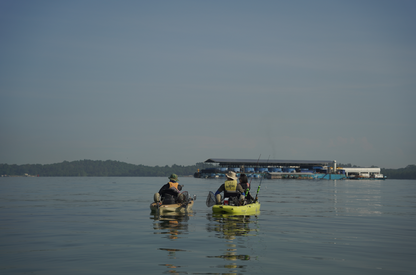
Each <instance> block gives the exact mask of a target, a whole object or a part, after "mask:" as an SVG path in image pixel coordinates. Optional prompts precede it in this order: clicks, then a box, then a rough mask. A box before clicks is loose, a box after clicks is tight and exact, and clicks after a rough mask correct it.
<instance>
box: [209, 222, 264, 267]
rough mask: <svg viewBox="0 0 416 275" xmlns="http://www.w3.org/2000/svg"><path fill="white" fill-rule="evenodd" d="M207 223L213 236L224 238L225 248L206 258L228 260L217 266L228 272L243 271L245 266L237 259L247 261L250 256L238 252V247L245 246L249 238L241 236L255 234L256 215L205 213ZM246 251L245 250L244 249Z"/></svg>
mask: <svg viewBox="0 0 416 275" xmlns="http://www.w3.org/2000/svg"><path fill="white" fill-rule="evenodd" d="M207 219H208V221H209V223H208V224H207V231H208V232H214V233H215V236H216V237H217V238H220V239H224V240H225V243H224V245H225V249H223V250H222V251H223V254H221V255H216V256H207V258H217V259H224V260H226V261H230V262H231V263H227V264H225V265H219V266H217V267H218V268H226V269H229V272H230V273H227V274H236V273H239V272H244V271H245V269H246V268H247V265H245V264H239V263H238V261H249V260H251V256H250V255H247V254H245V253H239V251H238V249H239V248H246V247H247V242H248V241H249V239H248V238H247V239H245V238H243V239H242V238H241V237H250V236H256V235H257V233H258V228H257V215H252V216H249V215H245V216H237V215H225V214H207ZM245 251H246V250H245Z"/></svg>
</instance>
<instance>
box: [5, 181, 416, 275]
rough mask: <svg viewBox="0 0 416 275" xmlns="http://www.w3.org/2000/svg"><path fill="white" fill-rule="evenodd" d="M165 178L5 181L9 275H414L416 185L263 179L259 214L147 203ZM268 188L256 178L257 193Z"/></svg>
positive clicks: (201, 187)
mask: <svg viewBox="0 0 416 275" xmlns="http://www.w3.org/2000/svg"><path fill="white" fill-rule="evenodd" d="M166 182H167V178H145V177H141V178H140V177H138V178H87V177H84V178H76V177H74V178H0V191H1V192H0V244H1V245H0V258H1V262H0V272H1V273H2V274H166V273H173V274H277V273H281V274H414V270H415V267H416V265H415V263H414V259H415V255H416V230H415V228H416V219H415V216H416V181H415V180H385V181H347V180H344V181H328V180H263V181H262V185H261V190H260V195H259V197H260V201H261V203H262V205H261V213H260V214H259V215H257V216H222V215H213V214H212V212H211V209H210V208H207V207H206V205H205V198H206V195H207V193H208V191H215V190H216V189H217V188H218V187H219V185H220V184H221V183H222V181H221V180H219V179H195V178H180V184H184V185H185V188H184V189H185V190H187V191H188V192H189V193H190V194H191V195H193V194H195V195H197V200H196V202H195V205H194V208H193V211H192V212H190V213H187V214H186V215H178V216H173V215H164V216H161V215H157V214H154V213H151V211H150V208H149V205H150V203H151V202H152V199H153V193H155V192H157V191H158V190H159V188H160V187H161V186H162V184H164V183H166ZM259 182H260V181H259V180H253V181H252V189H254V190H256V189H257V186H258V184H259Z"/></svg>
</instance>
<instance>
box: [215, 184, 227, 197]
mask: <svg viewBox="0 0 416 275" xmlns="http://www.w3.org/2000/svg"><path fill="white" fill-rule="evenodd" d="M224 190H225V187H224V184H222V185H221V186H220V188H218V190H217V192H215V195H218V194H220V193H221V192H222V191H224Z"/></svg>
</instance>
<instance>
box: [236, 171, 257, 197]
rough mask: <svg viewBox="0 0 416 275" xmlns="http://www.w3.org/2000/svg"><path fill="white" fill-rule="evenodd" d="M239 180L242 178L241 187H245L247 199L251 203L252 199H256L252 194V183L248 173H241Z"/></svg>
mask: <svg viewBox="0 0 416 275" xmlns="http://www.w3.org/2000/svg"><path fill="white" fill-rule="evenodd" d="M239 180H240V185H241V187H243V189H244V194H245V196H246V200H247V202H248V203H250V202H251V201H253V200H254V198H253V197H252V196H251V194H250V183H248V178H247V175H246V174H241V175H240V178H239Z"/></svg>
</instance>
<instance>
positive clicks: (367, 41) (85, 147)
mask: <svg viewBox="0 0 416 275" xmlns="http://www.w3.org/2000/svg"><path fill="white" fill-rule="evenodd" d="M415 10H416V2H415V1H380V0H377V1H363V0H359V1H350V0H349V1H332V0H331V1H101V0H100V1H92V0H91V1H4V0H3V1H0V35H1V36H0V118H1V119H0V146H1V147H0V163H8V164H26V163H29V164H35V163H39V164H49V163H57V162H62V161H64V160H66V161H74V160H82V159H91V160H117V161H123V162H128V163H133V164H143V165H150V166H154V165H159V166H164V165H172V164H178V165H192V164H195V163H197V162H203V161H205V160H206V159H208V158H252V159H257V158H258V157H259V155H260V154H261V155H262V159H263V158H264V159H267V158H268V157H269V156H270V158H271V159H288V160H290V159H292V160H316V159H317V160H321V159H325V160H337V162H338V163H352V164H355V165H360V166H370V165H377V166H380V167H384V168H400V167H405V166H406V165H408V164H416V106H415V105H416V16H415Z"/></svg>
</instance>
